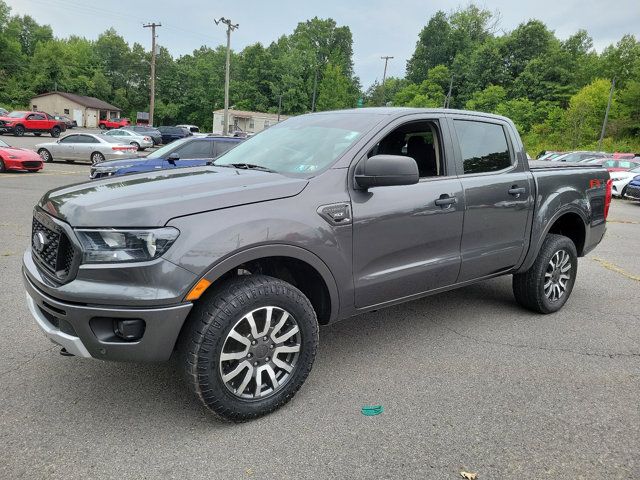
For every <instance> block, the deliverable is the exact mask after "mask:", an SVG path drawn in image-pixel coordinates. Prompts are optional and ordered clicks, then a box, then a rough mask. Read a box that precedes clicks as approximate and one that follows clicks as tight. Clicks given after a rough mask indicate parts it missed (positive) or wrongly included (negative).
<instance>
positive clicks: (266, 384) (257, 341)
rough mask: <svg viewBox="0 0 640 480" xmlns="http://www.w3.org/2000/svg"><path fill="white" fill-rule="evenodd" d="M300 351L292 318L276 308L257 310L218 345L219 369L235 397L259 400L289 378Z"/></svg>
mask: <svg viewBox="0 0 640 480" xmlns="http://www.w3.org/2000/svg"><path fill="white" fill-rule="evenodd" d="M300 348H301V335H300V328H299V326H298V323H297V322H296V320H295V318H294V317H293V316H292V315H291V314H290V313H289V312H287V311H286V310H284V309H282V308H280V307H274V306H267V307H260V308H258V309H256V310H253V311H251V312H249V313H247V314H246V315H245V316H243V317H242V318H241V319H240V320H239V321H238V322H237V323H236V324H235V325H234V326H233V328H231V330H230V331H229V333H228V335H227V338H226V339H225V341H224V344H223V346H222V352H221V354H220V361H219V370H220V376H221V377H222V381H223V383H224V384H225V386H226V387H227V389H228V390H229V391H230V392H231V393H233V394H234V395H235V396H237V397H240V398H243V399H249V400H253V399H263V398H265V397H269V396H271V395H273V394H275V393H276V392H278V391H279V390H280V389H282V387H284V385H285V384H286V383H287V382H288V381H289V379H290V378H291V376H292V374H293V372H294V370H295V369H296V364H297V360H298V356H299V353H300Z"/></svg>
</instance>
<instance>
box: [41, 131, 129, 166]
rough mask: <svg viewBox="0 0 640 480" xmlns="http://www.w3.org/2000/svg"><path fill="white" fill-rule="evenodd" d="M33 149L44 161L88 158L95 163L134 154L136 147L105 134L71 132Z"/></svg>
mask: <svg viewBox="0 0 640 480" xmlns="http://www.w3.org/2000/svg"><path fill="white" fill-rule="evenodd" d="M35 150H36V152H38V154H39V155H40V157H42V160H44V161H45V162H53V161H54V159H55V160H66V161H74V160H85V161H86V160H88V161H90V162H91V163H92V164H95V163H100V162H104V161H105V160H118V159H122V158H127V157H131V156H135V154H136V151H137V147H136V146H134V145H129V144H128V143H124V142H122V141H120V140H117V139H115V138H111V137H107V136H105V135H94V134H91V133H73V134H71V135H67V136H65V137H62V138H60V139H58V140H57V141H55V142H49V143H40V144H38V145H36V147H35Z"/></svg>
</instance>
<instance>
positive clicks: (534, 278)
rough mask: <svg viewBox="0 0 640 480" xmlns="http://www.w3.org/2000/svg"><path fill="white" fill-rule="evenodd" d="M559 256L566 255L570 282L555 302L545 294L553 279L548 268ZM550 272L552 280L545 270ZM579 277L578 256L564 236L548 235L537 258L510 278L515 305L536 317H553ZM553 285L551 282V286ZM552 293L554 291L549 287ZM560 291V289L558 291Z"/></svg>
mask: <svg viewBox="0 0 640 480" xmlns="http://www.w3.org/2000/svg"><path fill="white" fill-rule="evenodd" d="M559 252H566V254H568V257H569V260H568V262H567V263H569V264H570V268H569V270H568V271H567V272H566V273H568V274H569V279H568V280H566V282H565V289H564V290H563V291H562V294H561V295H559V296H558V298H553V297H554V296H556V295H555V292H554V293H551V296H548V295H547V293H545V283H548V282H549V281H552V280H553V279H555V277H554V276H555V275H556V271H555V269H553V268H551V261H552V260H553V259H554V258H555V255H556V254H559ZM550 268H551V270H552V273H551V276H550V277H547V275H548V274H549V273H550V272H548V269H550ZM577 273H578V254H577V251H576V246H575V244H574V243H573V242H572V241H571V240H570V239H569V238H567V237H565V236H563V235H556V234H551V233H550V234H548V235H547V237H546V238H545V240H544V243H543V244H542V247H541V248H540V252H538V256H537V258H536V260H535V262H534V263H533V265H532V266H531V268H530V269H529V270H527V271H526V272H523V273H518V274H515V275H514V276H513V294H514V296H515V297H516V301H517V302H518V303H519V304H520V305H521V306H523V307H524V308H526V309H528V310H532V311H534V312H538V313H545V314H546V313H553V312H557V311H558V310H560V309H561V308H562V307H563V305H564V304H565V303H566V302H567V300H568V299H569V297H570V296H571V292H572V291H573V286H574V284H575V281H576V275H577ZM552 283H553V282H552ZM551 288H552V289H553V287H551ZM558 288H560V286H559V287H558Z"/></svg>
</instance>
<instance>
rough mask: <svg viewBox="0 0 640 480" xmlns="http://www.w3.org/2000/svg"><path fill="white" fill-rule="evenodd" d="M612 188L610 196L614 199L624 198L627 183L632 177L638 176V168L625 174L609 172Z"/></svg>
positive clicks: (639, 168)
mask: <svg viewBox="0 0 640 480" xmlns="http://www.w3.org/2000/svg"><path fill="white" fill-rule="evenodd" d="M609 175H610V176H611V180H612V186H611V194H612V195H613V196H614V197H624V194H625V190H626V188H627V185H629V182H631V180H633V177H637V176H638V175H640V167H636V168H634V169H632V170H628V171H626V172H610V173H609Z"/></svg>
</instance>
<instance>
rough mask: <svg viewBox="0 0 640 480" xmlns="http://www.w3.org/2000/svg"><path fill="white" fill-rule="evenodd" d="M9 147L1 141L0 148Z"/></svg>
mask: <svg viewBox="0 0 640 480" xmlns="http://www.w3.org/2000/svg"><path fill="white" fill-rule="evenodd" d="M8 146H9V145H8V144H7V143H5V142H3V141H2V140H0V147H8Z"/></svg>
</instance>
